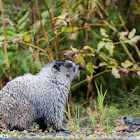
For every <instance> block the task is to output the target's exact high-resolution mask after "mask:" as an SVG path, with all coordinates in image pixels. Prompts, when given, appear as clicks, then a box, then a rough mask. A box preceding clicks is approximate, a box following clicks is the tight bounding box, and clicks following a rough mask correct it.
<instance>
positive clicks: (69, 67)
mask: <svg viewBox="0 0 140 140" xmlns="http://www.w3.org/2000/svg"><path fill="white" fill-rule="evenodd" d="M42 71H46V72H47V73H48V74H50V76H51V75H55V77H57V78H60V80H62V79H65V80H67V79H69V80H71V81H72V80H73V79H74V78H76V77H77V74H78V73H79V65H76V64H75V63H73V62H72V61H68V60H54V61H52V62H49V63H47V64H46V65H45V66H44V67H43V68H42Z"/></svg>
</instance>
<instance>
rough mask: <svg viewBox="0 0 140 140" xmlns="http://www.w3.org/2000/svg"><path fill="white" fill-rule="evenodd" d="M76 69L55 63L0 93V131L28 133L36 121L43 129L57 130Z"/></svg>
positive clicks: (61, 63) (72, 65) (65, 62)
mask: <svg viewBox="0 0 140 140" xmlns="http://www.w3.org/2000/svg"><path fill="white" fill-rule="evenodd" d="M78 68H79V67H78V65H76V64H74V63H73V62H71V61H67V60H66V61H62V60H55V61H52V62H50V63H48V64H46V65H45V66H44V67H43V68H42V69H41V71H40V72H39V73H38V74H36V75H32V74H25V75H23V76H19V77H17V78H15V79H14V80H12V81H10V82H8V83H7V85H6V86H5V87H3V88H2V89H1V90H0V127H3V128H7V129H15V128H16V129H20V130H22V129H28V128H29V127H30V126H31V125H32V124H33V122H35V121H38V123H40V125H41V126H43V127H44V129H46V128H48V127H49V126H50V125H51V126H52V127H53V128H54V129H56V130H60V129H61V127H62V121H63V114H64V109H65V108H64V106H65V103H66V98H67V97H68V93H69V89H70V85H71V82H72V80H73V79H74V77H76V76H77V74H78V72H79V70H78Z"/></svg>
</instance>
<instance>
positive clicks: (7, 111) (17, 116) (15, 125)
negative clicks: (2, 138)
mask: <svg viewBox="0 0 140 140" xmlns="http://www.w3.org/2000/svg"><path fill="white" fill-rule="evenodd" d="M12 101H13V100H12V98H11V99H9V100H7V103H5V102H3V104H1V105H0V116H1V118H0V121H1V122H2V123H1V125H3V126H4V127H7V129H9V130H14V129H18V130H24V129H29V127H30V126H31V125H32V124H33V122H34V120H35V117H36V110H35V108H34V106H33V105H32V104H31V103H30V102H28V101H27V100H26V99H21V100H20V101H19V100H14V101H13V102H14V103H12ZM4 124H5V125H4Z"/></svg>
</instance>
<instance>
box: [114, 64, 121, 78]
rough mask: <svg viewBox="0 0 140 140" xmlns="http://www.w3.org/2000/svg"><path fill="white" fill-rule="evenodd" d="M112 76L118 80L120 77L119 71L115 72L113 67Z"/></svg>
mask: <svg viewBox="0 0 140 140" xmlns="http://www.w3.org/2000/svg"><path fill="white" fill-rule="evenodd" d="M112 74H113V75H114V76H115V77H116V78H117V79H119V78H120V77H121V76H120V74H119V70H117V69H116V68H115V67H113V68H112Z"/></svg>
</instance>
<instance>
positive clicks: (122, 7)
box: [0, 0, 140, 112]
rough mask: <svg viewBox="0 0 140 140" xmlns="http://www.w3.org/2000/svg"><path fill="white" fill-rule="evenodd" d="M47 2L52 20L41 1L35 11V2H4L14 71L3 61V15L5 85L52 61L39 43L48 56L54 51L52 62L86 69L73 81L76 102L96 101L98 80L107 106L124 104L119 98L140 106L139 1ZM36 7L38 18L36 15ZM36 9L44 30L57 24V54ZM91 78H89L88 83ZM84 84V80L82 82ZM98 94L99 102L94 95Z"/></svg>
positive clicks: (0, 79)
mask: <svg viewBox="0 0 140 140" xmlns="http://www.w3.org/2000/svg"><path fill="white" fill-rule="evenodd" d="M44 2H45V3H46V5H47V7H48V9H49V11H50V13H51V18H50V14H49V12H48V9H47V8H46V7H45V5H44V3H43V1H39V0H38V7H37V4H36V1H35V0H33V1H29V0H24V1H22V0H12V1H9V0H2V5H3V12H4V20H5V24H6V41H7V43H6V46H7V54H8V58H9V60H8V61H9V64H10V69H9V70H8V67H7V61H6V58H5V55H6V54H5V52H4V32H5V30H4V27H3V19H2V14H1V13H0V85H1V87H2V86H4V85H5V84H6V83H7V82H8V81H9V80H10V78H9V75H11V76H12V78H14V77H16V76H18V75H23V74H24V73H28V72H31V73H33V74H34V73H36V72H37V71H38V70H39V69H40V68H41V67H42V66H43V65H45V64H46V63H47V62H49V61H50V59H49V58H48V57H47V55H46V53H45V52H43V51H41V50H40V51H39V52H38V51H37V42H39V47H40V48H41V49H43V50H44V51H46V52H47V53H48V54H49V51H48V49H47V48H49V49H50V50H51V51H52V53H51V54H49V56H51V57H52V58H53V59H57V57H58V58H59V59H64V58H65V59H70V60H73V61H74V62H75V63H79V64H80V65H81V66H82V67H83V70H82V71H81V74H80V78H79V80H76V81H74V83H73V85H75V84H77V86H75V87H73V88H72V95H70V96H71V97H73V98H72V99H73V100H75V101H76V102H78V103H84V102H85V101H86V100H87V101H88V100H89V99H90V98H92V97H93V96H92V95H93V94H94V91H95V85H94V81H96V83H97V84H99V85H100V84H102V85H103V90H104V91H105V90H108V92H107V95H106V102H107V103H109V104H112V103H120V100H121V101H124V103H127V105H128V106H129V107H131V106H132V105H133V104H134V105H136V107H138V108H140V103H139V99H140V90H138V91H137V92H133V91H134V89H137V88H139V87H140V82H139V80H140V63H139V62H140V47H139V46H140V42H139V40H140V36H139V34H140V8H139V7H140V1H139V0H133V1H128V0H120V1H119V0H115V1H113V0H106V1H104V0H96V1H95V0H88V1H85V0H78V1H77V0H70V1H68V0H57V1H53V0H44ZM51 2H53V10H52V4H51ZM32 6H33V7H34V12H35V14H34V13H33V12H32ZM61 6H62V7H61ZM37 8H39V13H40V15H41V21H42V23H43V26H44V29H45V31H46V32H47V31H49V30H51V29H52V24H51V19H52V20H53V22H54V23H53V24H54V33H55V38H56V42H57V51H58V54H57V53H56V49H55V40H54V35H53V32H52V31H50V32H49V33H47V38H48V40H49V43H48V42H47V40H46V38H45V36H44V35H43V28H42V26H41V22H40V20H39V15H38V12H37V10H38V9H37ZM57 8H59V9H57ZM54 9H56V10H54ZM52 11H53V12H52ZM52 14H54V18H53V15H52ZM34 16H35V17H36V22H35V20H34ZM35 25H37V29H38V36H37V31H36V27H35ZM56 27H57V28H56ZM67 34H68V35H67ZM124 34H125V35H124ZM66 35H67V36H66ZM65 36H66V37H65ZM38 37H39V39H38ZM64 37H65V38H64ZM63 38H64V39H63ZM14 40H16V41H14ZM99 44H100V45H99ZM32 45H34V46H36V48H35V47H34V46H32ZM71 46H72V47H71ZM85 46H86V47H85ZM58 48H59V49H58ZM59 50H60V51H59ZM70 54H72V56H71V55H70ZM61 55H62V56H61ZM38 56H39V59H38ZM96 74H97V75H96ZM98 74H99V75H98ZM87 77H89V79H87V80H85V79H86V78H87ZM93 77H94V78H93ZM82 80H85V82H82V83H81V81H82ZM78 83H79V84H78ZM131 91H132V92H131ZM132 93H133V94H132ZM94 96H95V98H96V94H94ZM75 97H76V98H75ZM126 100H127V101H126ZM130 101H132V102H133V103H130ZM120 105H122V104H121V103H120ZM137 111H138V110H137ZM137 111H136V112H137Z"/></svg>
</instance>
